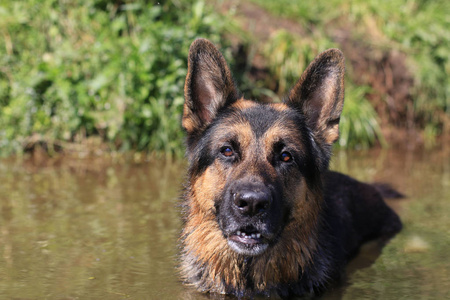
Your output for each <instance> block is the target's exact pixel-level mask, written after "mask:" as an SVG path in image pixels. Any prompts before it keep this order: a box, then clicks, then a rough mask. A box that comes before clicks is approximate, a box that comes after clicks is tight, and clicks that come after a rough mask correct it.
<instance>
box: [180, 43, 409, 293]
mask: <svg viewBox="0 0 450 300" xmlns="http://www.w3.org/2000/svg"><path fill="white" fill-rule="evenodd" d="M343 78H344V59H343V55H342V53H341V52H340V51H339V50H337V49H330V50H328V51H326V52H324V53H322V54H320V55H319V56H318V57H317V58H316V59H315V60H314V61H313V62H312V63H311V65H310V66H309V67H308V68H307V70H306V71H305V72H304V73H303V75H302V76H301V78H300V80H299V81H298V83H297V84H296V85H295V86H294V87H293V89H292V90H291V92H290V93H289V95H288V97H287V98H286V100H285V101H284V102H283V103H276V104H259V103H257V102H253V101H249V100H245V99H243V98H240V97H239V93H238V91H237V89H236V87H235V84H234V81H233V78H232V75H231V72H230V71H229V68H228V66H227V64H226V62H225V60H224V58H223V56H222V55H221V54H220V52H219V51H218V50H217V49H216V48H215V46H214V45H212V44H211V43H210V42H209V41H207V40H203V39H198V40H196V41H195V42H194V43H193V44H192V46H191V49H190V53H189V69H188V75H187V78H186V84H185V106H184V112H183V122H182V123H183V127H184V129H185V130H186V133H187V152H186V153H187V157H188V159H189V163H190V165H189V170H188V181H187V183H186V188H185V192H184V195H183V204H182V205H183V222H184V224H183V231H182V234H181V238H180V243H181V254H180V272H181V275H182V277H183V279H184V281H185V282H186V283H187V284H190V285H192V286H194V287H195V288H197V289H198V290H200V291H204V292H212V293H220V294H231V295H235V296H238V297H243V296H250V297H251V296H253V295H258V294H260V295H279V296H282V297H287V296H292V295H299V296H301V295H317V294H320V293H321V292H323V291H324V290H325V288H326V287H327V286H328V285H329V284H330V283H332V282H334V281H336V280H338V279H339V278H340V276H341V274H342V272H343V270H344V267H345V264H346V262H347V260H348V259H349V258H350V257H351V256H352V255H353V254H354V253H355V252H356V251H357V249H358V247H359V246H360V245H361V243H363V242H364V241H366V240H368V239H372V238H378V237H383V238H388V237H390V236H392V235H393V234H395V233H396V232H397V231H399V230H400V228H401V223H400V220H399V218H398V217H397V215H396V214H395V213H394V212H393V211H392V210H391V209H390V208H389V207H388V206H386V204H385V203H384V201H383V199H382V197H381V195H380V193H379V192H378V191H377V189H375V188H374V187H372V186H370V185H367V184H364V183H360V182H358V181H356V180H354V179H352V178H350V177H348V176H345V175H342V174H339V173H335V172H331V171H328V164H329V159H330V151H331V146H332V144H333V143H334V142H335V141H336V140H337V138H338V134H339V130H338V125H339V117H340V113H341V111H342V107H343V103H344V97H343V96H344V80H343ZM224 145H225V146H227V147H229V148H231V149H232V150H233V156H232V157H231V158H230V157H226V156H224V155H223V153H222V152H221V151H222V149H223V147H224ZM283 151H288V153H289V154H290V155H291V156H292V160H291V161H290V162H289V163H284V162H282V161H280V153H281V152H283ZM253 185H254V186H256V187H257V188H259V187H261V188H262V189H264V190H266V189H267V192H266V193H267V194H270V202H268V203H270V206H268V207H269V208H270V209H268V211H265V210H262V212H261V213H258V214H256V213H255V215H251V216H247V215H244V214H242V213H241V211H240V210H239V208H236V202H235V198H233V197H236V193H233V191H238V192H239V191H240V190H242V189H245V188H246V187H248V186H250V187H253ZM231 194H232V195H233V196H231ZM233 201H234V202H233ZM233 203H234V204H233ZM375 212H376V213H375ZM240 228H252V230H258V231H257V232H258V233H261V234H262V235H263V236H264V237H267V238H266V239H264V243H266V244H268V246H267V249H266V250H261V249H259V248H258V246H259V244H256V246H252V245H251V247H250V246H249V249H250V250H249V251H250V254H249V255H245V254H243V253H244V252H242V251H246V250H245V249H244V250H242V249H240V248H239V247H241V246H239V247H238V249H237V250H238V251H236V249H234V248H233V247H230V245H231V244H230V241H229V240H230V239H232V237H233V234H234V232H235V231H236V230H238V229H240ZM249 230H250V229H249ZM261 244H263V243H262V242H261ZM238 245H240V244H239V243H238ZM243 248H245V247H243ZM260 252H261V253H260ZM255 253H256V254H255Z"/></svg>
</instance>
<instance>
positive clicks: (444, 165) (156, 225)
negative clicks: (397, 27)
mask: <svg viewBox="0 0 450 300" xmlns="http://www.w3.org/2000/svg"><path fill="white" fill-rule="evenodd" d="M184 169H185V163H184V162H178V163H173V162H172V163H169V162H160V161H157V160H154V161H151V162H147V163H141V164H129V163H128V164H126V163H104V162H101V163H97V162H90V161H81V162H69V163H67V162H66V163H64V162H63V163H62V164H58V165H56V166H50V165H44V166H36V165H33V164H30V163H23V162H11V161H1V162H0V185H1V188H0V299H207V298H208V297H207V296H205V295H202V294H199V293H197V292H194V291H192V290H190V289H189V288H187V287H185V286H183V285H182V284H181V283H180V282H179V280H178V276H177V273H176V268H175V267H176V255H177V251H178V249H177V236H178V233H179V230H180V219H179V212H178V208H177V203H178V195H179V194H180V191H181V183H182V181H183V178H184ZM333 169H335V170H339V171H342V172H344V173H347V174H350V175H352V176H354V177H356V178H357V179H360V180H364V181H369V182H374V181H378V182H388V183H391V184H392V185H393V186H394V187H395V188H397V189H398V190H399V191H401V192H402V193H404V194H405V195H407V198H406V199H404V200H395V201H391V202H389V204H390V205H391V206H392V207H394V209H395V210H396V211H397V212H398V213H399V214H400V216H401V218H402V220H403V223H404V229H403V231H402V232H401V233H400V234H398V235H397V236H396V237H395V238H394V239H392V240H391V241H390V243H389V244H388V245H387V246H385V247H384V248H382V249H381V248H380V247H379V245H378V244H377V243H369V244H367V245H365V246H364V247H363V250H362V251H361V254H360V255H359V256H358V257H357V258H356V259H355V260H354V261H352V263H351V264H350V265H349V268H348V269H349V270H348V278H347V280H346V282H345V283H344V284H343V285H341V286H340V287H337V288H335V289H334V290H333V291H331V292H329V293H327V294H326V295H325V296H324V298H325V299H362V298H364V299H445V298H450V255H449V252H450V157H449V155H448V152H447V153H446V152H445V151H434V152H421V153H413V152H405V151H403V152H396V151H392V150H391V151H372V152H364V153H358V152H351V153H348V152H340V153H336V154H335V156H334V158H333Z"/></svg>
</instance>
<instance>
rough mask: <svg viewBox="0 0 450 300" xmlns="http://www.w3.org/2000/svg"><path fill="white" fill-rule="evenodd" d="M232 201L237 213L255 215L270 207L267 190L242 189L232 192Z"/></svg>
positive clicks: (269, 195)
mask: <svg viewBox="0 0 450 300" xmlns="http://www.w3.org/2000/svg"><path fill="white" fill-rule="evenodd" d="M233 203H234V208H235V210H237V211H238V212H239V213H241V214H243V215H247V216H255V215H258V214H262V213H264V212H266V211H267V210H268V209H269V208H270V204H271V203H272V196H271V194H270V191H268V190H260V189H244V190H240V191H238V192H236V193H234V194H233Z"/></svg>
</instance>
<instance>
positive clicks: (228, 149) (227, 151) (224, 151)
mask: <svg viewBox="0 0 450 300" xmlns="http://www.w3.org/2000/svg"><path fill="white" fill-rule="evenodd" d="M220 152H221V153H222V154H223V156H226V157H230V156H232V155H233V154H234V152H233V149H231V147H227V146H225V147H223V148H222V149H221V150H220Z"/></svg>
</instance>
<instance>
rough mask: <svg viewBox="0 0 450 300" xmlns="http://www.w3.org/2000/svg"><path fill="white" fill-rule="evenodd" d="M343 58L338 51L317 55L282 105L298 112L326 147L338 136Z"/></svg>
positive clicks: (342, 91)
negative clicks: (284, 104)
mask: <svg viewBox="0 0 450 300" xmlns="http://www.w3.org/2000/svg"><path fill="white" fill-rule="evenodd" d="M344 73H345V66H344V55H343V54H342V52H341V51H340V50H338V49H329V50H327V51H324V52H322V53H321V54H319V55H318V56H317V57H316V58H315V59H314V61H313V62H312V63H311V64H310V65H309V66H308V68H307V69H306V70H305V71H304V72H303V74H302V76H301V77H300V80H299V81H298V82H297V83H296V84H295V86H294V87H293V89H292V90H291V92H290V93H289V97H288V98H287V100H286V101H285V103H286V104H287V105H289V106H291V107H294V108H296V109H298V110H300V111H301V112H302V113H303V114H304V116H305V118H306V124H307V126H308V127H309V128H310V129H311V130H312V131H313V133H314V135H315V136H316V138H318V139H319V141H320V142H322V143H325V144H326V145H331V144H333V143H334V142H335V141H336V140H337V138H338V137H339V119H340V116H341V112H342V107H343V105H344Z"/></svg>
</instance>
